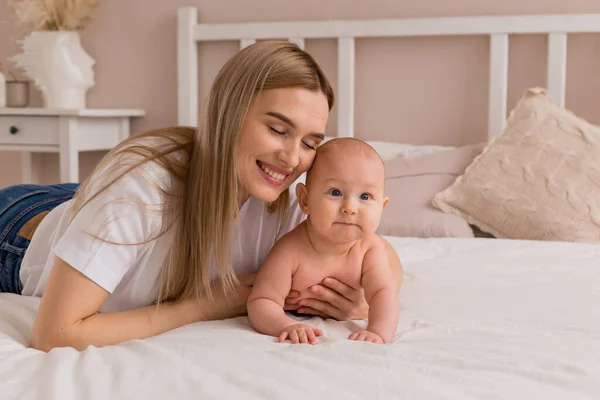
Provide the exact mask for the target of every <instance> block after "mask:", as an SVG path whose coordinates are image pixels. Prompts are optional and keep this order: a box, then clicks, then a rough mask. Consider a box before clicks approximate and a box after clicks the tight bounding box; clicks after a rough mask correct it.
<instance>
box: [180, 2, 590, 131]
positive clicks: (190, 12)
mask: <svg viewBox="0 0 600 400" xmlns="http://www.w3.org/2000/svg"><path fill="white" fill-rule="evenodd" d="M178 23H179V28H178V63H179V65H178V74H179V76H178V82H179V88H178V100H179V105H178V123H179V124H180V125H196V124H197V112H198V98H197V96H198V93H197V92H198V71H197V68H198V67H197V61H196V60H197V47H196V43H195V42H197V41H219V40H238V41H240V47H241V48H244V47H245V46H248V45H250V44H252V43H254V42H255V41H256V40H261V39H271V38H289V40H290V41H293V42H295V43H298V44H299V45H300V46H301V47H304V44H305V39H316V38H335V39H337V40H338V85H337V92H338V95H337V99H338V102H337V108H338V132H337V135H338V136H354V134H355V132H354V97H355V96H354V88H355V82H354V81H355V73H354V69H355V39H356V38H364V37H408V36H438V35H489V36H490V72H489V77H490V80H489V103H488V137H489V138H492V137H494V136H496V135H498V134H499V133H500V132H501V131H502V128H503V127H504V123H505V120H506V114H507V113H506V112H507V86H508V45H509V35H510V34H539V33H542V34H548V35H549V36H548V65H547V71H548V76H547V88H548V93H549V94H550V96H551V97H552V98H553V99H554V100H555V101H556V102H557V103H559V104H560V105H563V106H564V105H565V93H566V68H567V33H584V32H600V14H557V15H518V16H487V17H452V18H419V19H383V20H364V21H312V22H311V21H308V22H267V23H254V22H253V23H226V24H214V23H211V24H199V23H198V20H197V11H196V9H195V8H193V7H187V8H182V9H180V10H179V18H178Z"/></svg>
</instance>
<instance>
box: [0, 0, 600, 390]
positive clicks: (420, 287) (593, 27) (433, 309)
mask: <svg viewBox="0 0 600 400" xmlns="http://www.w3.org/2000/svg"><path fill="white" fill-rule="evenodd" d="M596 31H600V15H567V16H564V15H562V16H520V17H514V18H513V17H468V18H444V19H426V20H386V21H326V22H310V23H303V22H297V23H267V24H211V25H206V24H199V23H198V19H197V13H196V10H195V9H194V8H183V9H181V10H180V11H179V15H178V77H179V86H178V122H179V124H180V125H195V124H196V123H197V119H198V115H197V111H196V110H197V109H198V100H197V99H198V93H197V90H196V89H195V88H197V84H198V65H197V52H196V44H197V42H198V41H201V40H207V41H214V40H239V41H240V46H241V47H244V46H247V45H249V44H251V43H252V42H253V41H254V40H260V39H267V38H271V37H274V38H282V37H284V38H289V39H290V40H293V41H295V42H297V43H298V44H299V45H301V46H302V45H303V41H304V39H306V38H319V37H327V38H336V39H338V41H339V53H338V55H339V58H338V60H339V62H338V78H339V80H338V91H337V92H338V93H337V94H338V98H339V105H338V108H337V112H338V132H337V135H338V136H352V134H353V132H354V129H353V115H354V90H353V82H354V69H353V63H354V38H357V37H380V36H412V35H425V36H426V35H445V34H446V35H456V34H461V35H469V34H480V35H481V34H485V35H490V40H491V47H490V48H491V51H490V85H489V99H490V101H489V112H488V120H489V124H488V135H489V137H490V138H493V137H494V136H496V135H498V133H499V132H500V131H501V130H502V129H503V127H504V124H505V115H506V111H507V110H506V82H507V57H508V52H507V49H508V35H509V34H510V33H526V32H529V33H534V32H535V33H545V34H549V41H548V44H549V57H548V85H547V87H548V89H547V90H548V91H549V92H550V93H551V94H552V96H553V97H554V98H555V99H557V102H558V103H559V104H564V94H565V84H566V79H565V68H566V44H567V42H566V33H567V32H596ZM378 145H379V146H381V147H380V148H381V149H382V150H381V151H382V152H383V150H385V151H390V152H391V153H390V154H388V155H386V158H387V157H395V156H397V155H398V154H400V153H402V154H403V155H404V156H407V155H414V154H416V153H421V152H427V153H431V152H432V151H438V150H440V149H438V148H436V147H435V146H433V147H428V148H415V147H414V146H409V145H402V144H395V146H396V147H394V149H396V150H394V151H392V150H390V149H391V148H392V144H381V143H379V144H378ZM392 153H393V154H392ZM386 239H387V240H388V241H389V242H390V243H391V244H392V245H393V246H394V248H395V249H396V251H397V252H398V254H399V255H400V258H401V260H402V263H403V265H404V271H405V279H404V283H403V286H402V290H401V291H400V293H399V296H398V301H399V303H400V320H399V324H398V330H397V334H396V336H395V339H394V341H393V343H391V344H389V345H372V344H367V343H359V342H352V341H348V340H346V337H347V336H348V334H349V332H350V331H351V330H353V329H355V328H356V327H357V326H364V325H365V321H348V322H336V321H332V320H322V319H319V318H308V319H307V318H302V317H296V318H298V319H299V320H305V319H307V321H306V322H307V323H310V324H314V325H316V326H318V327H320V328H322V329H323V330H324V332H325V337H324V338H323V339H321V340H320V343H319V344H318V345H316V346H308V345H303V346H301V345H291V344H289V343H286V344H278V343H275V342H274V340H273V338H271V337H267V336H264V335H260V334H258V333H256V332H255V331H254V330H253V329H252V328H251V327H250V325H249V323H248V320H247V318H245V317H240V318H235V319H229V320H225V321H216V322H203V323H196V324H191V325H188V326H184V327H181V328H179V329H176V330H174V331H171V332H168V333H165V334H162V335H159V336H156V337H153V338H149V339H146V340H133V341H129V342H126V343H123V344H120V345H117V346H108V347H104V348H95V347H90V348H88V349H86V350H85V351H83V352H77V351H75V350H73V349H70V348H60V349H54V350H53V351H51V352H50V353H48V354H45V353H42V352H39V351H36V350H32V349H28V348H27V343H28V340H29V336H30V332H31V329H32V325H33V321H34V317H35V313H36V309H37V307H38V305H39V299H38V298H32V297H23V296H16V295H10V294H0V377H1V378H0V398H2V399H34V400H36V399H61V400H62V399H81V398H84V399H106V398H110V399H120V398H127V399H129V398H140V399H146V398H152V399H154V398H156V399H158V398H161V399H162V398H173V399H184V398H185V399H187V398H211V399H213V398H214V399H282V398H285V399H296V398H307V397H309V396H314V397H317V396H318V397H319V398H347V399H354V398H356V399H364V398H369V399H395V398H398V399H438V398H443V399H471V398H473V399H474V398H478V399H479V398H489V399H518V398H523V399H530V398H544V399H594V398H599V397H600V356H599V354H600V308H598V307H597V304H599V303H600V290H598V287H599V285H600V268H598V267H599V266H600V246H598V245H597V244H593V243H578V242H572V241H541V240H520V239H519V240H512V239H500V238H479V237H478V238H474V237H468V238H466V237H431V238H421V237H399V236H387V237H386Z"/></svg>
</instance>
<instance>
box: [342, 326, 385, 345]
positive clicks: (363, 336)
mask: <svg viewBox="0 0 600 400" xmlns="http://www.w3.org/2000/svg"><path fill="white" fill-rule="evenodd" d="M348 339H350V340H357V341H359V342H371V343H375V344H383V339H382V338H381V336H379V335H378V334H376V333H373V332H371V331H368V330H366V329H363V330H360V331H356V332H354V333H352V334H350V336H348Z"/></svg>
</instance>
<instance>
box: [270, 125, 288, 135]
mask: <svg viewBox="0 0 600 400" xmlns="http://www.w3.org/2000/svg"><path fill="white" fill-rule="evenodd" d="M269 129H270V130H272V131H273V132H275V133H276V134H278V135H285V133H286V132H285V131H279V130H277V129H275V128H273V127H272V126H270V127H269Z"/></svg>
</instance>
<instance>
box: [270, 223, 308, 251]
mask: <svg viewBox="0 0 600 400" xmlns="http://www.w3.org/2000/svg"><path fill="white" fill-rule="evenodd" d="M304 224H305V222H302V223H301V224H300V225H298V226H297V227H296V228H294V229H292V230H291V231H289V232H288V233H286V234H285V235H283V236H282V237H281V238H280V239H279V240H278V241H277V242H276V243H275V245H274V246H273V249H275V248H277V249H278V251H281V250H283V251H286V252H303V251H304V250H305V247H306V245H307V244H308V241H307V239H306V234H305V232H304V229H305V227H304Z"/></svg>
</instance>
